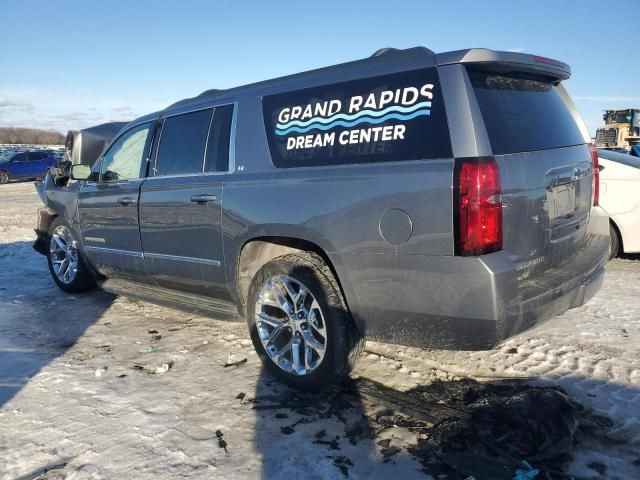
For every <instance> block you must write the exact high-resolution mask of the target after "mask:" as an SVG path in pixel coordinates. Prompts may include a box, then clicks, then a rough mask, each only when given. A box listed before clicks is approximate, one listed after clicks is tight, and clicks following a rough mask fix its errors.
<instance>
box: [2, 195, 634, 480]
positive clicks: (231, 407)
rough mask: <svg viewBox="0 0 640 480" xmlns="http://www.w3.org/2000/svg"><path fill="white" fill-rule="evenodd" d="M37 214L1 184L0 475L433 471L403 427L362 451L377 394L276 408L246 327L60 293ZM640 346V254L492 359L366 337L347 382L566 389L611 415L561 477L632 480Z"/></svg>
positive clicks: (403, 474)
mask: <svg viewBox="0 0 640 480" xmlns="http://www.w3.org/2000/svg"><path fill="white" fill-rule="evenodd" d="M38 204H39V200H38V198H37V195H36V194H35V192H34V189H33V185H32V184H31V183H23V184H9V185H2V186H0V262H1V264H0V479H7V480H8V479H11V480H13V479H49V480H50V479H62V478H67V479H85V478H86V479H89V478H91V479H93V478H113V479H116V478H118V479H125V478H127V479H128V478H131V479H133V478H137V479H138V478H139V479H146V478H154V479H165V478H166V479H170V478H202V479H205V478H206V479H209V478H216V479H245V478H249V479H257V478H264V479H267V478H269V479H277V478H287V477H288V478H307V479H325V478H327V479H332V478H344V477H345V476H348V477H349V478H355V479H365V478H367V479H368V478H372V479H373V478H379V479H387V478H429V477H428V476H427V475H426V474H425V473H423V472H422V471H421V469H422V466H421V464H420V463H419V462H418V461H417V460H416V459H414V458H413V457H412V455H411V454H410V453H409V452H408V450H407V447H411V446H412V445H413V444H415V441H416V435H415V433H412V432H411V431H410V429H407V428H400V427H392V428H386V429H384V430H382V431H380V432H378V433H377V434H376V435H375V438H369V437H368V436H367V435H363V436H362V437H361V438H360V439H359V440H358V439H357V438H356V441H354V436H355V437H357V434H354V433H353V432H354V428H355V427H357V426H358V425H359V424H360V423H361V422H362V420H363V419H367V418H369V419H370V418H375V416H376V413H375V412H376V411H378V412H380V408H381V406H380V405H379V404H377V402H376V400H375V398H373V399H372V398H371V397H368V396H367V395H362V397H360V398H358V396H355V397H354V396H350V397H348V398H347V400H345V401H346V407H345V405H344V402H343V401H342V400H341V398H340V395H339V394H336V395H335V396H331V395H328V396H327V397H326V398H320V399H315V400H313V401H311V400H309V397H301V398H297V399H296V398H294V400H295V402H294V403H296V402H297V403H296V407H295V408H293V407H291V406H287V405H284V406H282V407H281V408H278V405H277V403H278V402H279V401H281V400H282V398H284V397H286V396H287V395H289V397H290V396H291V393H290V392H289V393H287V390H286V389H285V388H283V387H281V386H280V385H278V383H277V382H276V381H274V380H273V379H272V378H270V377H269V376H268V375H267V374H266V373H265V372H264V371H263V370H262V369H261V367H260V363H259V361H258V359H257V356H256V355H255V354H254V353H253V349H252V346H251V342H250V340H249V338H248V335H247V332H246V328H245V326H244V324H241V323H225V322H221V321H217V320H213V319H209V318H203V317H199V316H194V315H189V314H185V313H182V312H179V311H175V310H171V309H167V308H162V307H158V306H155V305H151V304H146V303H141V302H136V301H132V300H128V299H125V298H116V297H113V296H111V295H108V294H105V293H102V292H94V293H90V294H86V295H81V296H69V295H63V294H62V293H61V292H60V291H59V290H58V289H57V288H56V287H55V285H54V284H53V282H52V281H51V280H50V278H49V273H48V270H47V266H46V260H45V258H44V257H42V256H40V255H38V254H36V253H35V252H34V251H33V250H32V248H31V243H32V241H33V238H34V234H33V230H32V229H33V226H34V222H35V210H36V208H37V206H38ZM639 340H640V260H638V259H617V260H614V261H613V262H611V263H610V264H609V267H608V271H607V276H606V280H605V284H604V287H603V289H602V290H601V291H600V293H599V294H598V295H597V296H596V297H595V298H594V299H593V300H592V301H590V302H589V303H588V304H587V305H585V306H583V307H582V308H579V309H575V310H571V311H569V312H567V313H566V314H564V315H562V316H561V317H558V318H557V319H555V320H553V321H551V322H547V323H546V324H543V325H541V326H539V327H537V328H535V329H533V330H531V331H529V332H526V333H525V334H522V335H520V336H518V337H516V338H513V339H511V340H509V341H507V342H505V343H504V344H503V345H501V346H500V347H499V348H497V349H495V350H493V351H488V352H443V351H431V350H419V349H415V348H406V347H398V346H395V345H386V344H380V343H368V344H367V349H366V353H365V355H364V356H363V358H362V360H361V362H360V364H359V366H358V368H357V370H356V371H355V372H354V374H353V376H354V378H357V377H360V378H365V379H368V380H371V381H375V382H379V383H380V384H383V385H384V386H386V387H389V388H391V389H394V390H395V391H398V392H406V391H407V390H409V389H411V388H413V387H416V386H420V385H427V384H430V383H431V382H433V381H436V380H440V381H444V382H448V381H455V380H457V379H459V378H463V377H471V378H474V379H477V380H481V381H483V382H493V381H497V380H500V379H505V378H506V379H512V378H527V379H530V380H531V381H532V382H534V383H537V384H545V385H560V386H561V387H562V388H564V389H565V390H566V391H567V392H569V394H571V395H572V396H573V397H574V398H576V399H577V400H578V401H579V402H581V403H582V404H583V405H585V406H586V407H588V408H590V409H593V411H594V412H595V413H597V414H601V415H604V416H606V417H608V418H609V419H611V421H612V424H611V425H610V426H607V427H606V429H605V431H603V432H600V433H599V434H597V435H592V436H587V437H584V438H583V440H582V441H581V442H580V443H579V444H578V445H577V446H576V450H575V453H574V460H573V462H572V463H571V464H570V466H569V472H570V473H571V474H573V475H575V476H576V477H579V478H625V479H627V478H640V416H639V414H638V412H639V411H640V408H639V407H640V341H639ZM149 350H151V351H150V352H149ZM142 352H148V353H142ZM245 359H246V360H247V361H246V362H244V363H242V361H243V360H245ZM235 362H239V363H238V364H235ZM230 364H231V365H232V366H229V365H230ZM283 396H284V397H283ZM300 402H302V403H303V404H302V405H300ZM304 402H309V403H310V406H313V409H315V410H314V411H306V410H305V408H304V407H305V405H304ZM318 402H320V403H318ZM274 403H275V405H274ZM311 404H313V405H311ZM319 404H320V405H326V406H327V408H334V413H335V414H334V413H331V414H326V415H322V414H320V415H319V414H318V411H319V409H321V407H319V406H318V405H319ZM336 405H338V406H340V405H341V406H340V407H339V408H338V407H336ZM313 409H312V410H313ZM405 413H406V412H405ZM359 422H360V423H359ZM223 447H224V448H223ZM390 447H391V448H390ZM393 447H398V449H395V448H393ZM436 478H438V477H436ZM440 478H445V477H440ZM450 478H454V477H450Z"/></svg>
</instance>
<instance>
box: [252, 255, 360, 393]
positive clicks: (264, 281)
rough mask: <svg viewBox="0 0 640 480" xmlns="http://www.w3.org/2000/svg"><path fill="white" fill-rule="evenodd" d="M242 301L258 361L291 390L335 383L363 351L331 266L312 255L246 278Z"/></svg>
mask: <svg viewBox="0 0 640 480" xmlns="http://www.w3.org/2000/svg"><path fill="white" fill-rule="evenodd" d="M247 303H248V304H247V323H248V326H249V333H250V335H251V340H252V341H253V346H254V348H255V350H256V352H257V354H258V356H259V357H260V360H262V363H263V364H264V366H265V368H267V370H269V372H270V373H272V374H273V375H274V376H275V377H277V378H278V379H280V380H282V381H283V382H284V383H286V384H288V385H290V386H292V387H294V388H299V389H302V390H317V389H320V388H322V387H325V386H327V385H330V384H332V383H336V382H339V381H340V380H342V379H343V378H344V377H345V376H346V375H347V374H348V373H349V372H350V371H351V370H352V369H353V367H354V366H355V362H356V360H357V358H358V356H359V355H360V353H361V352H362V350H363V349H364V339H363V338H362V336H361V335H360V334H359V332H358V330H357V329H356V327H355V325H354V323H353V319H352V318H351V314H350V313H349V311H348V309H347V307H346V303H345V301H344V298H343V296H342V293H341V292H340V288H339V286H338V283H337V281H336V279H335V277H334V276H333V273H332V272H331V269H330V268H329V267H328V266H327V265H326V263H325V262H324V261H323V260H322V258H320V257H319V256H318V255H316V254H314V253H311V252H300V253H295V254H290V255H284V256H282V257H278V258H276V259H274V260H272V261H270V262H269V263H267V264H265V265H264V266H263V267H262V268H261V269H260V270H259V271H258V273H256V275H255V277H254V278H253V281H252V282H251V286H250V288H249V295H248V300H247ZM276 330H277V331H278V332H277V333H274V332H276ZM296 351H297V352H298V353H295V352H296Z"/></svg>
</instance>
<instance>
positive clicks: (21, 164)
mask: <svg viewBox="0 0 640 480" xmlns="http://www.w3.org/2000/svg"><path fill="white" fill-rule="evenodd" d="M57 164H58V160H57V159H56V156H55V154H54V153H53V152H51V151H40V152H5V153H3V154H1V155H0V183H9V181H10V180H14V179H16V180H28V179H34V180H35V179H39V178H42V177H43V176H44V174H45V172H46V171H47V170H48V169H49V168H50V167H54V166H56V165H57Z"/></svg>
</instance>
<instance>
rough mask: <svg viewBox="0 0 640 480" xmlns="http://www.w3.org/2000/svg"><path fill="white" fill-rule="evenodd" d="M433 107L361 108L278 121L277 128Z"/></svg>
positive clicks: (408, 111)
mask: <svg viewBox="0 0 640 480" xmlns="http://www.w3.org/2000/svg"><path fill="white" fill-rule="evenodd" d="M430 107H431V102H420V103H416V104H415V105H412V106H411V107H402V106H400V105H394V106H391V107H387V108H385V109H384V110H378V111H376V110H368V109H365V110H361V111H359V112H357V113H352V114H350V115H347V114H346V113H336V114H335V115H332V116H330V117H326V118H325V117H313V118H310V119H309V120H305V121H302V120H291V121H289V122H286V123H278V124H277V125H276V128H277V129H279V130H284V129H287V128H289V127H306V126H308V125H311V124H312V123H320V124H327V123H331V122H334V121H336V120H355V119H356V118H360V117H365V116H366V117H380V116H383V115H386V114H387V113H390V112H398V113H410V112H414V111H416V110H419V109H421V108H430Z"/></svg>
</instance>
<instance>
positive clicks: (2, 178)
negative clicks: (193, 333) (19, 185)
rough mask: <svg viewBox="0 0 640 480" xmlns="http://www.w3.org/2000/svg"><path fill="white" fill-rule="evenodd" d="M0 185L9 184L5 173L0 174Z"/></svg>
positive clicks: (7, 175)
mask: <svg viewBox="0 0 640 480" xmlns="http://www.w3.org/2000/svg"><path fill="white" fill-rule="evenodd" d="M0 183H9V174H8V173H7V172H0Z"/></svg>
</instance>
